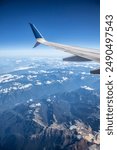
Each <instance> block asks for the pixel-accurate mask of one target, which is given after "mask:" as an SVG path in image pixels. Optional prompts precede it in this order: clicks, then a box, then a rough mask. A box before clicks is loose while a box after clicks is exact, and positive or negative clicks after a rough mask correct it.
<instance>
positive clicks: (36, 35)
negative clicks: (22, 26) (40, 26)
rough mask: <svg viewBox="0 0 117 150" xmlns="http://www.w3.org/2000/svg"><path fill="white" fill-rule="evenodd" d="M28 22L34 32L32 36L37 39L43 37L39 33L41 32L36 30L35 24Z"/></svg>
mask: <svg viewBox="0 0 117 150" xmlns="http://www.w3.org/2000/svg"><path fill="white" fill-rule="evenodd" d="M29 24H30V27H31V29H32V31H33V33H34V36H35V38H36V39H37V38H43V36H42V35H41V33H40V32H39V31H38V30H37V28H36V27H35V25H34V24H31V23H29Z"/></svg>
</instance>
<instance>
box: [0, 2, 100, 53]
mask: <svg viewBox="0 0 117 150" xmlns="http://www.w3.org/2000/svg"><path fill="white" fill-rule="evenodd" d="M99 2H100V1H99V0H0V50H4V51H5V50H15V51H16V50H17V49H21V50H23V49H25V50H28V49H30V48H32V46H33V45H34V43H35V39H34V36H33V34H32V31H31V29H30V27H29V24H28V23H29V22H31V23H34V24H35V26H36V27H37V28H38V29H39V30H40V32H41V33H42V35H43V36H44V37H45V39H47V40H50V41H53V42H59V43H63V44H68V45H78V46H82V47H92V48H99V42H100V37H99V36H100V3H99ZM38 48H39V47H38ZM38 48H37V49H38Z"/></svg>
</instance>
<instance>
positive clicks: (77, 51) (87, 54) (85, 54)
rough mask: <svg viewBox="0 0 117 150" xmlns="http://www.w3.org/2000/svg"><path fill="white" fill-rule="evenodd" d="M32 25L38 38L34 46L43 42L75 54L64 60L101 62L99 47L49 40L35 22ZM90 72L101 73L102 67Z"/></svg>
mask: <svg viewBox="0 0 117 150" xmlns="http://www.w3.org/2000/svg"><path fill="white" fill-rule="evenodd" d="M30 26H31V29H32V31H33V33H34V36H35V38H36V40H37V42H36V44H35V45H34V47H36V46H38V45H39V44H43V45H46V46H50V47H54V48H56V49H60V50H62V51H64V52H68V53H71V54H73V55H74V56H71V57H67V58H64V59H63V60H64V61H96V62H98V63H100V53H99V52H98V50H97V49H88V48H81V47H75V46H68V45H63V44H58V43H54V42H49V41H47V40H45V39H44V37H43V36H42V35H41V33H40V32H39V31H38V30H37V28H36V27H35V26H34V25H33V24H31V23H30ZM90 73H92V74H100V69H96V70H92V71H90Z"/></svg>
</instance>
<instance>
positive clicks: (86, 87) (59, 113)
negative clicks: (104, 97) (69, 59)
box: [0, 58, 100, 150]
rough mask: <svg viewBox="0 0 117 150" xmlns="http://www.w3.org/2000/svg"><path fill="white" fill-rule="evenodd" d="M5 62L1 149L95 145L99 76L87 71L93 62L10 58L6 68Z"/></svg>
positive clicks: (73, 149)
mask: <svg viewBox="0 0 117 150" xmlns="http://www.w3.org/2000/svg"><path fill="white" fill-rule="evenodd" d="M9 61H10V63H11V69H10V68H9V71H8V72H6V73H5V69H2V73H1V75H0V107H1V109H0V150H32V149H33V150H99V145H100V137H99V135H100V133H99V130H100V116H99V115H100V107H99V106H100V93H99V76H94V75H90V74H89V70H90V69H92V68H95V67H97V64H87V65H84V64H77V63H64V62H61V61H60V60H56V61H55V62H54V63H53V60H48V61H47V60H46V63H45V61H44V60H37V59H36V58H33V59H23V60H20V59H18V60H17V59H13V60H12V61H11V60H7V61H6V69H7V68H8V66H9V63H8V64H7V62H9ZM14 62H15V63H14ZM4 65H5V64H4ZM3 67H4V66H3ZM7 70H8V69H7Z"/></svg>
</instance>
